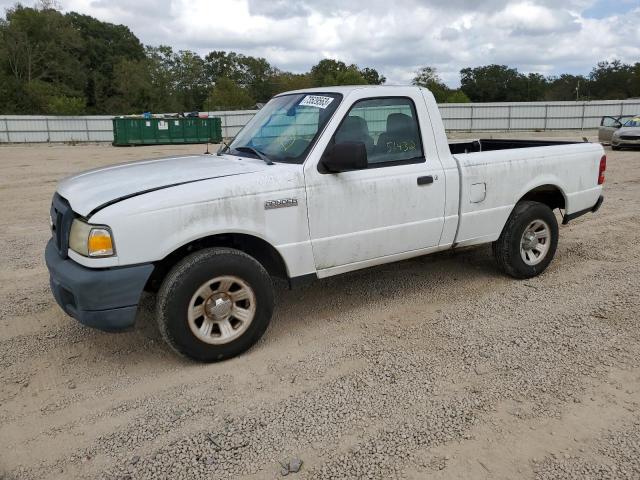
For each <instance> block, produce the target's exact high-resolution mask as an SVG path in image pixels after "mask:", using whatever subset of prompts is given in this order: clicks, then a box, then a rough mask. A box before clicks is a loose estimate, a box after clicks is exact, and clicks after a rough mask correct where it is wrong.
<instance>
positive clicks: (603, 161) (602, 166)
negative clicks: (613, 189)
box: [598, 155, 607, 185]
mask: <svg viewBox="0 0 640 480" xmlns="http://www.w3.org/2000/svg"><path fill="white" fill-rule="evenodd" d="M606 169H607V156H606V155H603V156H602V158H601V159H600V168H599V169H598V185H602V184H603V183H604V172H605V170H606Z"/></svg>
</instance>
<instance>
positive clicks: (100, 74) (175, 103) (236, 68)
mask: <svg viewBox="0 0 640 480" xmlns="http://www.w3.org/2000/svg"><path fill="white" fill-rule="evenodd" d="M460 80H461V86H460V88H458V89H452V88H449V87H448V86H447V85H446V84H445V83H444V82H443V81H442V80H441V78H440V77H439V75H438V73H437V71H436V70H435V69H434V68H432V67H424V68H422V69H420V70H419V71H418V72H417V73H416V76H415V78H414V79H413V83H414V84H415V85H422V86H426V87H428V88H430V89H431V90H432V92H433V93H434V95H435V96H436V99H437V100H438V101H439V102H468V101H474V102H494V101H536V100H575V99H608V98H615V99H621V98H628V97H635V96H640V63H635V64H634V65H628V64H624V63H622V62H620V61H612V62H601V63H598V65H597V66H596V67H594V69H593V70H592V72H591V73H590V74H589V75H588V76H582V75H569V74H563V75H560V76H558V77H545V76H543V75H540V74H537V73H530V74H524V73H520V72H518V71H517V69H515V68H510V67H507V66H505V65H487V66H481V67H476V68H464V69H462V70H461V71H460ZM385 81H386V79H385V77H384V76H383V75H382V74H381V73H380V72H378V71H376V70H375V69H374V68H369V67H364V68H361V67H359V66H357V65H354V64H351V65H349V64H346V63H344V62H342V61H339V60H332V59H325V60H321V61H320V62H319V63H317V64H316V65H314V66H313V67H312V68H311V69H310V70H309V71H308V72H306V73H291V72H287V71H283V70H280V69H278V68H277V67H275V66H273V65H271V64H270V63H269V62H268V61H267V60H266V59H264V58H260V57H253V56H248V55H243V54H240V53H235V52H225V51H218V50H214V51H211V52H209V53H208V54H207V55H204V56H200V55H198V54H197V53H195V52H193V51H189V50H179V51H174V50H173V48H172V47H170V46H166V45H161V46H145V45H143V44H142V42H140V40H139V39H138V38H137V37H136V36H135V35H134V34H133V33H132V32H131V30H129V28H128V27H126V26H124V25H114V24H111V23H107V22H102V21H100V20H98V19H96V18H93V17H91V16H88V15H81V14H79V13H76V12H69V13H62V12H60V11H59V9H58V8H56V5H55V4H54V2H52V1H51V0H49V1H46V0H41V1H40V3H39V4H38V6H36V7H33V8H31V7H24V6H22V5H19V4H18V5H16V6H14V7H13V8H10V9H8V10H7V11H6V12H5V16H4V18H0V113H3V114H57V115H76V114H124V113H140V112H142V111H151V112H186V111H203V110H231V109H245V108H246V109H250V108H255V106H256V104H257V103H263V102H266V101H267V100H268V99H269V98H270V97H272V96H273V95H275V94H277V93H279V92H283V91H287V90H294V89H300V88H308V87H316V86H329V85H354V84H375V85H380V84H383V83H385Z"/></svg>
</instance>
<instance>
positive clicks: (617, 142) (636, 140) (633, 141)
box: [611, 137, 640, 147]
mask: <svg viewBox="0 0 640 480" xmlns="http://www.w3.org/2000/svg"><path fill="white" fill-rule="evenodd" d="M611 145H612V146H614V147H638V146H640V137H633V138H620V137H614V138H612V139H611Z"/></svg>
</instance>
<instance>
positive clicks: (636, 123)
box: [623, 117, 640, 127]
mask: <svg viewBox="0 0 640 480" xmlns="http://www.w3.org/2000/svg"><path fill="white" fill-rule="evenodd" d="M623 126H624V127H640V117H634V118H632V119H631V120H629V121H628V122H627V123H625V124H624V125H623Z"/></svg>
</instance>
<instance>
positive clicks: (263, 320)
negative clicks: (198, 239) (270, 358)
mask: <svg viewBox="0 0 640 480" xmlns="http://www.w3.org/2000/svg"><path fill="white" fill-rule="evenodd" d="M273 298H274V295H273V286H272V283H271V278H270V277H269V274H268V273H267V271H266V270H265V269H264V267H263V266H262V265H261V264H260V263H259V262H258V261H257V260H255V259H254V258H253V257H250V256H249V255H247V254H245V253H244V252H241V251H239V250H235V249H232V248H207V249H204V250H200V251H198V252H195V253H193V254H191V255H189V256H188V257H185V258H184V259H182V260H181V261H180V262H178V263H177V264H176V265H175V266H174V267H173V269H172V270H171V271H170V272H169V274H168V275H167V276H166V278H165V279H164V281H163V283H162V286H161V287H160V290H159V292H158V299H157V305H156V318H157V321H158V327H159V329H160V332H161V333H162V336H163V338H164V339H165V341H166V342H167V343H168V344H169V345H170V346H171V347H172V348H173V349H174V350H175V351H176V352H178V353H179V354H181V355H184V356H187V357H190V358H192V359H195V360H199V361H202V362H217V361H220V360H225V359H228V358H231V357H235V356H236V355H240V354H241V353H243V352H244V351H246V350H248V349H249V348H250V347H251V346H252V345H253V344H255V343H256V342H257V341H258V340H259V339H260V337H262V335H263V334H264V332H265V331H266V329H267V327H268V326H269V322H270V320H271V315H272V313H273V306H274V299H273Z"/></svg>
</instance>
